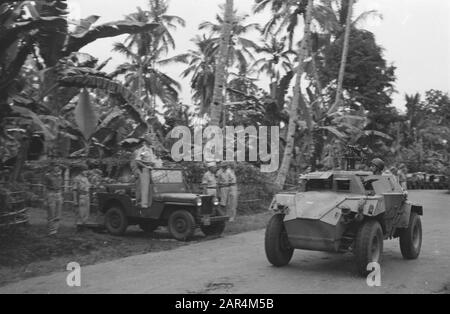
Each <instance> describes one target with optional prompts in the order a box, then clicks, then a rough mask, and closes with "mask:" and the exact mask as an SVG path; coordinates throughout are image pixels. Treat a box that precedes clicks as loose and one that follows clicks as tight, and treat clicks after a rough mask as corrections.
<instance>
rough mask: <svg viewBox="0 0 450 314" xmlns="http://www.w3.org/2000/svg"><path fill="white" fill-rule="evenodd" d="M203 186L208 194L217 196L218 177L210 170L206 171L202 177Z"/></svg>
mask: <svg viewBox="0 0 450 314" xmlns="http://www.w3.org/2000/svg"><path fill="white" fill-rule="evenodd" d="M202 186H203V187H204V188H205V189H206V194H207V195H213V196H217V179H216V175H215V174H214V173H212V172H211V171H210V170H208V171H207V172H205V174H204V175H203V178H202Z"/></svg>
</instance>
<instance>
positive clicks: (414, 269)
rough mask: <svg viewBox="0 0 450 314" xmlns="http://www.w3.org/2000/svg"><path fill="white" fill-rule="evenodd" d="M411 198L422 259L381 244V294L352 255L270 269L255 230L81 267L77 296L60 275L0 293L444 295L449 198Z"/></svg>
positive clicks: (430, 194)
mask: <svg viewBox="0 0 450 314" xmlns="http://www.w3.org/2000/svg"><path fill="white" fill-rule="evenodd" d="M410 198H411V199H412V200H413V201H416V202H420V203H422V204H424V206H425V216H424V217H423V226H424V241H423V250H422V255H421V257H420V259H419V260H416V261H404V260H403V259H402V257H401V254H400V249H399V245H398V241H388V242H386V243H385V254H384V262H383V265H382V278H381V280H382V286H381V287H377V288H369V287H368V286H367V284H366V281H365V279H361V278H359V277H357V276H356V275H355V274H354V272H353V264H352V255H351V254H346V255H333V254H327V253H320V252H305V251H297V252H296V253H295V255H294V257H293V259H292V262H291V264H290V265H289V266H288V267H285V268H281V269H277V268H274V267H272V266H270V265H269V264H268V262H267V260H266V258H265V253H264V247H263V246H264V245H263V241H264V231H263V230H260V231H255V232H249V233H243V234H240V235H235V236H230V237H226V238H222V239H217V240H213V241H207V242H202V243H198V244H193V245H188V246H184V247H181V248H178V249H176V250H173V251H166V252H159V253H150V254H147V255H140V256H134V257H129V258H125V259H122V260H117V261H113V262H108V263H104V264H97V265H93V266H88V267H82V270H81V285H82V286H81V287H80V288H69V287H68V286H67V284H66V276H67V274H68V272H62V273H57V274H53V275H50V276H45V277H38V278H33V279H29V280H24V281H21V282H19V283H16V284H12V285H9V286H5V287H2V288H0V293H163V294H166V293H238V294H245V293H256V294H261V293H444V292H448V290H447V289H449V288H450V287H449V285H450V246H449V234H450V206H449V204H450V195H449V194H445V192H443V191H419V192H412V193H411V194H410ZM74 262H76V261H74ZM446 287H447V288H446Z"/></svg>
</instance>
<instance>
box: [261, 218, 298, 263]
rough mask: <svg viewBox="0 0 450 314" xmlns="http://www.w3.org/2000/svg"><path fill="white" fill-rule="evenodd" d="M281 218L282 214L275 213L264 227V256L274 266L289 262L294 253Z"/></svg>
mask: <svg viewBox="0 0 450 314" xmlns="http://www.w3.org/2000/svg"><path fill="white" fill-rule="evenodd" d="M283 220H284V216H283V215H275V216H273V217H272V218H271V219H270V221H269V223H268V225H267V227H266V236H265V250H266V256H267V259H268V261H269V262H270V263H271V264H272V265H274V266H276V267H282V266H286V265H287V264H289V262H290V261H291V259H292V255H293V254H294V249H293V248H292V247H291V245H290V244H289V240H288V236H287V232H286V229H285V227H284V222H283Z"/></svg>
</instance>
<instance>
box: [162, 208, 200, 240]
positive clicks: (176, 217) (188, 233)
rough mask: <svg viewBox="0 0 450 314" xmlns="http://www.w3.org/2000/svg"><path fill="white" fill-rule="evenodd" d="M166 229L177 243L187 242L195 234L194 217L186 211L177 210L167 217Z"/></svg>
mask: <svg viewBox="0 0 450 314" xmlns="http://www.w3.org/2000/svg"><path fill="white" fill-rule="evenodd" d="M168 228H169V232H170V234H171V235H172V236H173V237H174V238H175V239H177V240H179V241H188V240H190V239H191V238H192V236H193V235H194V233H195V228H196V223H195V219H194V216H192V214H191V213H190V212H189V211H187V210H177V211H175V212H173V213H172V214H171V215H170V217H169V223H168Z"/></svg>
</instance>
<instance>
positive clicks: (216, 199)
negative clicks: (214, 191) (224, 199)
mask: <svg viewBox="0 0 450 314" xmlns="http://www.w3.org/2000/svg"><path fill="white" fill-rule="evenodd" d="M213 205H214V206H219V199H218V198H217V197H215V196H214V198H213Z"/></svg>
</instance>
